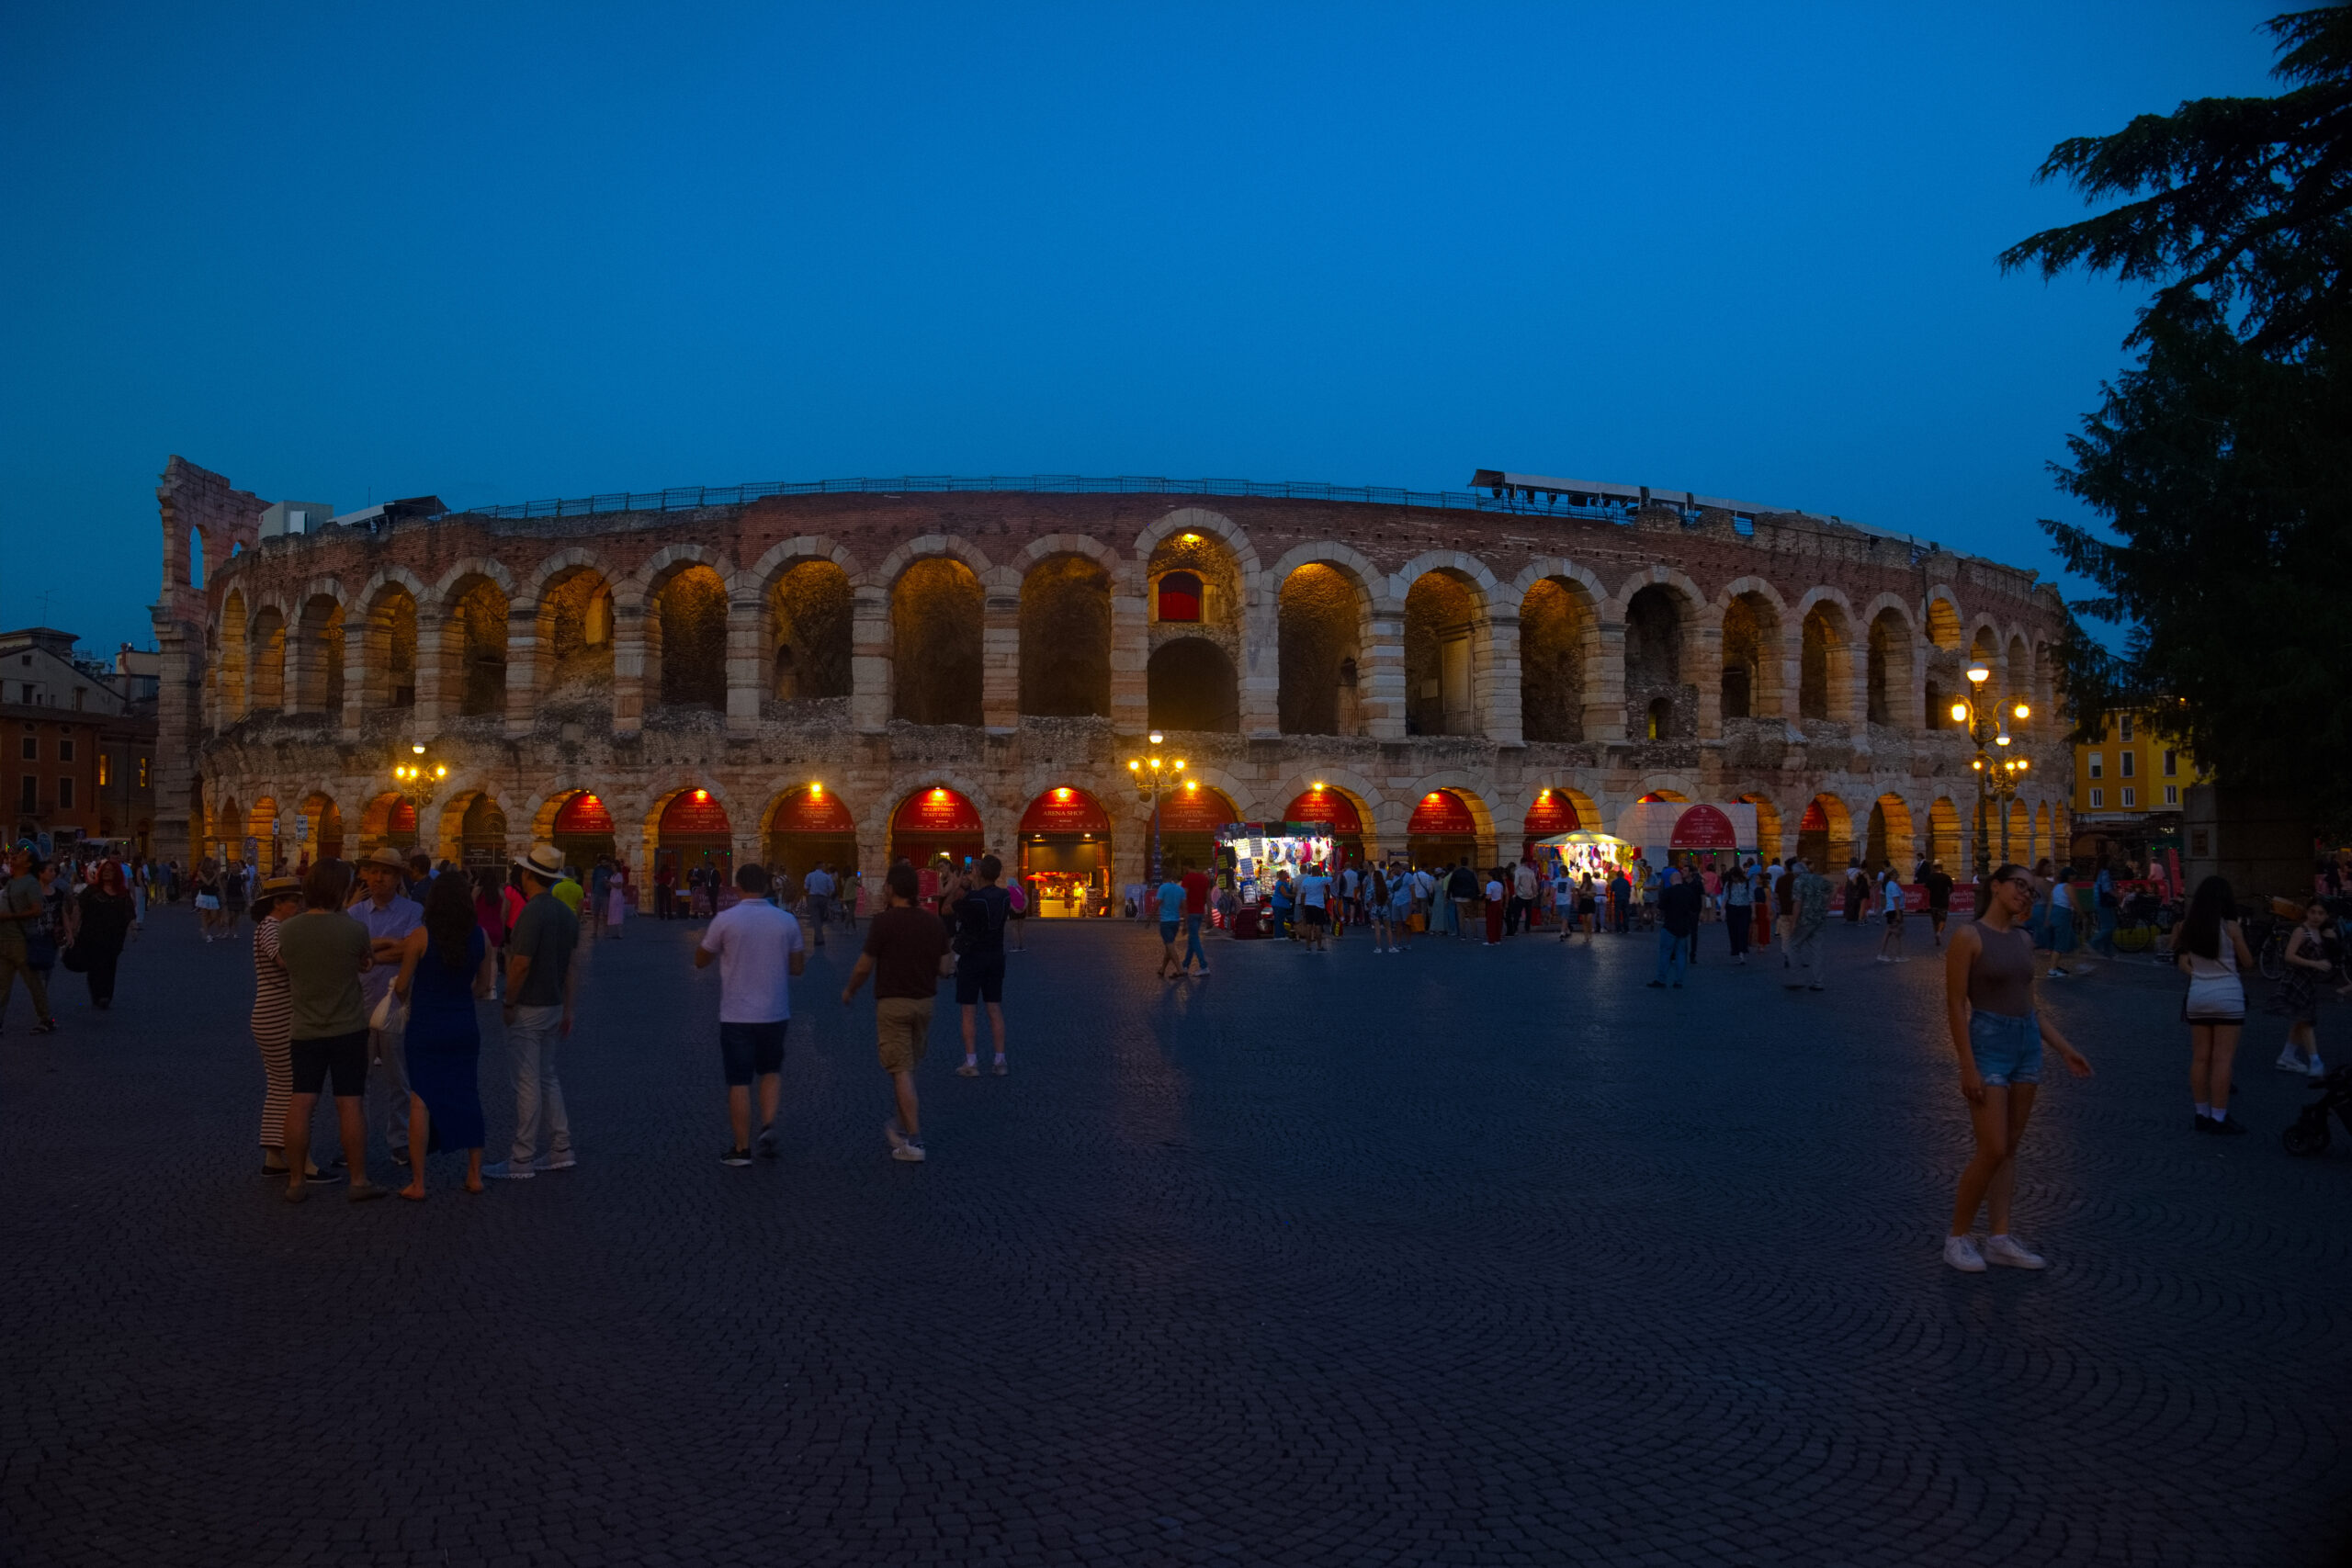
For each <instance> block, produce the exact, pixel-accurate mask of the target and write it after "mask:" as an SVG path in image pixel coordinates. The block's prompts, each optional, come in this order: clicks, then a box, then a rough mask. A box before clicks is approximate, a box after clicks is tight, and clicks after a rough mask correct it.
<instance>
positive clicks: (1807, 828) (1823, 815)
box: [1797, 796, 1829, 833]
mask: <svg viewBox="0 0 2352 1568" xmlns="http://www.w3.org/2000/svg"><path fill="white" fill-rule="evenodd" d="M1797 831H1798V832H1800V833H1826V832H1827V831H1829V813H1827V812H1826V811H1824V810H1822V809H1821V800H1820V798H1819V797H1818V796H1815V798H1814V799H1812V800H1811V801H1808V802H1807V803H1806V804H1805V808H1804V817H1803V818H1800V819H1799V821H1798V822H1797Z"/></svg>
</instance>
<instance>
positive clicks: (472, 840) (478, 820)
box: [458, 795, 506, 871]
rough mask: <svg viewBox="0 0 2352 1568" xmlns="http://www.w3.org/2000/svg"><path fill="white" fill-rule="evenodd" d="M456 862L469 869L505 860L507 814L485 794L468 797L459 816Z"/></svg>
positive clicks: (493, 866)
mask: <svg viewBox="0 0 2352 1568" xmlns="http://www.w3.org/2000/svg"><path fill="white" fill-rule="evenodd" d="M458 863H459V864H461V865H463V866H464V867H465V868H466V869H467V870H469V871H491V870H494V869H496V868H497V867H499V866H503V865H504V864H505V863H506V813H505V812H503V811H502V810H500V809H499V806H498V802H497V801H495V800H493V799H492V798H491V797H490V796H489V795H474V796H473V797H472V798H471V799H469V800H468V801H467V802H466V808H465V810H464V812H463V813H461V814H460V815H459V817H458Z"/></svg>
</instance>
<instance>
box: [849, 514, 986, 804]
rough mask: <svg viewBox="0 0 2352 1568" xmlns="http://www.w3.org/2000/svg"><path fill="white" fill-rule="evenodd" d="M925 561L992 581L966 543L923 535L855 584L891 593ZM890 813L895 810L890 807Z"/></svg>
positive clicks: (982, 556)
mask: <svg viewBox="0 0 2352 1568" xmlns="http://www.w3.org/2000/svg"><path fill="white" fill-rule="evenodd" d="M926 560H954V561H960V562H962V563H963V565H964V567H965V568H966V570H969V571H970V572H971V574H972V576H973V579H974V580H975V581H978V582H980V583H983V584H986V583H989V582H991V581H995V579H996V575H997V570H996V568H995V567H994V566H992V565H990V564H989V558H988V555H987V552H985V551H983V550H982V549H981V548H980V547H978V545H975V544H973V543H972V542H971V541H970V540H968V539H962V538H958V537H956V536H955V535H953V534H925V535H924V536H922V538H920V539H910V540H908V541H907V542H906V543H905V544H903V545H900V546H899V547H898V548H897V549H895V550H892V551H891V552H890V553H889V554H888V555H887V556H884V557H883V558H882V560H881V563H880V564H879V565H877V566H876V567H875V569H874V570H873V571H871V572H870V573H868V574H867V575H866V577H865V579H864V580H862V581H859V586H861V587H864V586H866V585H868V584H870V585H872V586H874V587H876V588H880V589H882V590H884V591H885V592H895V591H896V589H897V588H898V586H899V579H900V578H902V577H904V576H905V575H906V574H907V571H908V570H909V569H910V568H911V567H913V566H915V565H917V564H918V563H920V562H922V561H926ZM891 809H892V810H894V811H895V810H896V809H898V808H897V807H895V806H893V807H891Z"/></svg>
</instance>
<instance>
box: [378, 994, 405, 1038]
mask: <svg viewBox="0 0 2352 1568" xmlns="http://www.w3.org/2000/svg"><path fill="white" fill-rule="evenodd" d="M407 1027H408V1003H406V1002H404V1001H402V1000H401V998H400V993H399V992H397V991H395V990H393V989H392V988H391V987H390V986H387V987H384V995H383V999H381V1000H380V1001H379V1002H378V1003H377V1004H376V1010H375V1011H374V1012H371V1013H369V1014H368V1028H370V1029H373V1030H378V1031H380V1032H383V1033H386V1034H398V1033H400V1032H401V1031H402V1030H404V1029H406V1028H407Z"/></svg>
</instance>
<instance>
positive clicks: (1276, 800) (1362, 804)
mask: <svg viewBox="0 0 2352 1568" xmlns="http://www.w3.org/2000/svg"><path fill="white" fill-rule="evenodd" d="M1201 779H1202V782H1203V783H1204V784H1206V783H1209V782H1211V780H1210V778H1209V775H1208V774H1207V773H1203V774H1202V776H1201ZM1223 779H1224V775H1222V774H1220V775H1219V780H1220V781H1223ZM1317 786H1320V787H1321V788H1323V789H1325V790H1327V791H1329V792H1332V793H1334V794H1338V795H1344V796H1346V797H1347V801H1348V804H1349V805H1351V806H1352V807H1355V808H1356V816H1357V817H1358V818H1361V819H1362V820H1363V837H1364V852H1365V853H1366V854H1367V855H1370V854H1376V853H1381V852H1383V851H1382V850H1380V849H1379V848H1378V847H1377V846H1379V845H1384V844H1385V845H1387V846H1390V847H1391V848H1393V847H1395V846H1397V845H1399V844H1402V843H1403V842H1404V829H1405V818H1406V816H1408V815H1409V814H1410V813H1409V812H1403V813H1400V812H1398V811H1397V807H1396V805H1395V803H1394V802H1393V801H1392V800H1391V799H1390V798H1389V796H1388V792H1387V791H1385V789H1383V788H1382V787H1381V786H1380V785H1379V784H1374V782H1373V781H1372V780H1371V779H1369V778H1366V777H1365V776H1364V775H1363V774H1362V773H1357V772H1355V771H1354V770H1352V769H1350V768H1316V769H1308V768H1301V769H1297V770H1295V771H1294V772H1292V773H1286V774H1284V775H1283V776H1282V777H1281V778H1280V779H1279V780H1276V781H1273V782H1271V783H1266V784H1257V785H1254V786H1240V787H1236V786H1234V785H1232V784H1229V783H1225V782H1219V784H1218V787H1220V788H1222V789H1224V790H1225V791H1226V794H1227V797H1228V798H1229V799H1231V800H1232V801H1233V802H1234V804H1236V805H1237V806H1239V807H1241V808H1242V809H1243V810H1245V811H1247V812H1249V813H1250V820H1251V821H1267V822H1272V821H1279V820H1280V819H1281V818H1282V816H1283V812H1285V811H1287V810H1289V809H1290V805H1291V802H1293V801H1295V800H1296V799H1297V798H1298V797H1299V796H1300V795H1305V794H1306V793H1307V792H1308V791H1309V790H1312V789H1315V788H1317Z"/></svg>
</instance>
